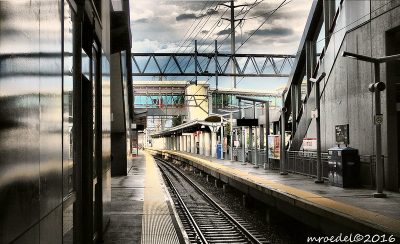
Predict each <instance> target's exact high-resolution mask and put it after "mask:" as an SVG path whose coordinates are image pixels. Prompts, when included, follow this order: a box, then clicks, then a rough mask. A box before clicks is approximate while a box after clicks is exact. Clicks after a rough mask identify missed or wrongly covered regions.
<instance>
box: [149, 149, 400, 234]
mask: <svg viewBox="0 0 400 244" xmlns="http://www.w3.org/2000/svg"><path fill="white" fill-rule="evenodd" d="M148 151H149V152H151V153H152V154H158V155H162V156H163V157H168V158H173V159H175V160H179V161H182V162H186V163H188V164H190V165H192V166H193V167H195V168H197V169H199V170H201V171H203V172H205V173H207V174H210V175H212V176H213V177H215V178H217V179H219V180H221V181H222V182H225V183H227V184H229V185H230V186H232V187H235V188H237V189H238V190H240V191H242V192H243V193H245V194H248V195H250V196H252V197H253V198H255V199H257V200H259V201H262V202H264V203H266V204H267V205H270V206H272V207H275V208H277V209H278V210H280V211H282V212H284V213H286V214H288V215H290V216H291V217H293V218H295V219H297V220H299V221H301V222H303V223H305V224H307V225H310V226H312V227H314V228H316V229H318V230H320V231H322V232H324V233H327V234H334V233H339V232H342V233H370V234H371V233H374V234H375V233H376V234H382V233H385V234H392V235H394V236H396V237H400V221H399V220H398V219H394V218H389V217H387V216H384V215H381V214H379V213H376V212H372V211H369V210H367V209H363V208H360V207H356V206H353V205H350V204H347V203H343V202H339V201H335V200H332V199H329V198H326V197H323V196H321V195H317V194H315V193H312V192H308V191H305V190H302V189H299V188H295V187H292V186H288V185H285V184H282V183H279V182H275V181H271V180H268V179H265V178H262V177H259V176H257V175H252V174H249V173H247V172H245V171H241V170H238V169H234V168H231V167H228V166H224V165H222V164H219V163H215V162H211V161H209V160H207V159H203V158H199V157H196V156H194V155H191V154H188V153H182V152H177V151H170V150H148ZM360 201H362V199H360Z"/></svg>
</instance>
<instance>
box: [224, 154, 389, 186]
mask: <svg viewBox="0 0 400 244" xmlns="http://www.w3.org/2000/svg"><path fill="white" fill-rule="evenodd" d="M234 150H235V149H234ZM230 152H232V151H231V150H229V153H227V154H226V155H225V156H226V159H230ZM266 153H267V151H266V150H265V149H261V150H260V149H259V150H257V163H258V165H259V166H263V165H264V164H265V165H266V168H267V169H271V170H279V169H280V161H279V159H270V160H269V162H267V156H266ZM234 155H236V153H234ZM249 155H250V157H249ZM245 157H246V162H251V163H252V164H254V160H255V150H254V149H253V150H250V151H249V150H246V155H245ZM329 158H330V157H329V154H328V153H327V152H323V153H322V154H321V159H322V177H323V179H325V180H328V175H329V164H328V162H329ZM385 159H387V158H385V157H383V156H382V162H385ZM237 161H238V162H242V161H243V150H242V148H237ZM286 169H287V171H288V172H290V173H295V174H300V175H306V176H309V177H317V152H310V151H286ZM375 170H376V156H375V155H360V179H359V181H360V184H361V185H363V186H366V187H371V188H372V187H374V186H375Z"/></svg>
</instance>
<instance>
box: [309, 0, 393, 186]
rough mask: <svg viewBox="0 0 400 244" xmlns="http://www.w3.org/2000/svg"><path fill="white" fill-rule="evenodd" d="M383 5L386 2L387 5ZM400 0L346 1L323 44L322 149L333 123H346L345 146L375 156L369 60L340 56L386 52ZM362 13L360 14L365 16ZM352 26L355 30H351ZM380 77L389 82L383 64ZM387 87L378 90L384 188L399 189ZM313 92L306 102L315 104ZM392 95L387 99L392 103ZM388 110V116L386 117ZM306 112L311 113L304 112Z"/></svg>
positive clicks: (331, 138) (328, 142)
mask: <svg viewBox="0 0 400 244" xmlns="http://www.w3.org/2000/svg"><path fill="white" fill-rule="evenodd" d="M385 4H386V5H385ZM399 4H400V1H398V0H395V1H392V2H391V3H389V2H387V1H361V2H360V1H357V3H356V2H354V1H344V5H343V7H342V10H341V14H340V15H339V18H338V24H337V26H336V29H335V30H338V31H337V32H336V33H335V34H334V35H333V36H332V37H331V41H330V43H329V46H328V47H327V51H326V55H325V57H324V59H323V62H322V69H320V71H319V73H321V72H326V73H327V78H325V79H324V80H323V81H322V82H321V90H320V93H321V94H322V97H321V137H322V150H323V151H327V149H328V148H330V147H333V146H334V145H335V125H340V124H349V127H350V128H349V129H350V144H349V146H351V147H354V148H357V149H359V152H360V154H361V155H373V154H375V148H374V123H373V115H374V110H373V108H374V106H373V104H374V101H373V96H372V93H371V92H369V91H368V85H369V84H370V83H372V82H373V81H374V76H373V67H372V65H371V64H370V63H367V62H363V61H357V60H354V59H349V58H344V57H341V55H338V54H340V53H341V52H342V51H349V52H353V53H358V54H362V55H366V56H372V57H381V56H385V55H387V54H386V49H387V47H386V46H385V36H386V33H387V31H389V30H391V29H393V28H395V27H398V26H400V17H399V16H400V7H399ZM363 16H364V17H363ZM352 28H354V29H352ZM380 77H381V81H383V82H385V83H386V84H387V80H386V65H382V67H381V76H380ZM391 90H393V87H392V88H391V89H387V90H386V91H385V92H383V93H382V96H383V99H382V111H383V114H384V121H385V122H384V125H383V154H384V156H385V165H384V168H385V184H386V188H388V189H391V190H396V191H398V189H399V186H398V179H399V178H398V177H399V168H398V167H399V161H398V156H397V151H398V141H397V138H394V139H393V138H392V140H388V136H390V135H393V134H394V135H396V134H397V131H396V126H393V125H392V126H391V128H390V129H388V123H391V124H393V123H394V124H396V118H393V117H396V113H395V112H393V108H394V107H395V106H396V104H395V103H394V102H388V100H387V94H388V92H391ZM313 99H314V97H313V96H311V98H310V100H309V102H311V103H313V102H314V100H313ZM392 100H393V98H391V101H392ZM388 114H389V115H390V116H391V117H392V118H391V120H388ZM306 116H310V115H309V114H306ZM306 137H311V138H313V137H316V133H315V122H314V121H312V123H311V125H310V127H309V129H308V132H307V135H306Z"/></svg>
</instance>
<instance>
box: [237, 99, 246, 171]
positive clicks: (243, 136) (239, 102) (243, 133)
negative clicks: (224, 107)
mask: <svg viewBox="0 0 400 244" xmlns="http://www.w3.org/2000/svg"><path fill="white" fill-rule="evenodd" d="M241 102H242V100H240V99H238V105H239V118H240V119H241V118H242V108H241ZM241 130H242V137H241V143H242V152H243V159H242V165H245V164H246V144H245V140H246V131H245V128H244V126H242V129H241Z"/></svg>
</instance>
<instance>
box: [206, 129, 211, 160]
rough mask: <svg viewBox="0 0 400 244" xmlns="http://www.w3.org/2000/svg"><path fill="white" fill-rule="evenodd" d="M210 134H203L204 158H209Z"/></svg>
mask: <svg viewBox="0 0 400 244" xmlns="http://www.w3.org/2000/svg"><path fill="white" fill-rule="evenodd" d="M210 140H211V138H210V133H208V132H205V133H204V156H207V157H209V156H210V154H211V145H210V144H211V143H210Z"/></svg>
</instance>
